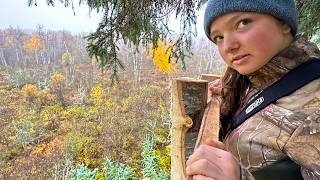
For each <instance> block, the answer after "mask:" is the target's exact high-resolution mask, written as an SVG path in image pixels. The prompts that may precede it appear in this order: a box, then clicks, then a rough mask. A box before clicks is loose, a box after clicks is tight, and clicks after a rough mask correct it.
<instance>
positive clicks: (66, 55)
mask: <svg viewBox="0 0 320 180" xmlns="http://www.w3.org/2000/svg"><path fill="white" fill-rule="evenodd" d="M70 57H71V55H70V53H68V52H65V53H63V54H62V57H61V59H62V63H63V64H69V63H70V60H71V58H70Z"/></svg>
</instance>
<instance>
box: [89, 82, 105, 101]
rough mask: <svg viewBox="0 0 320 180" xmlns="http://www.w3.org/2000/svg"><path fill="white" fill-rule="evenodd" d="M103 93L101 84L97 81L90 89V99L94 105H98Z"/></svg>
mask: <svg viewBox="0 0 320 180" xmlns="http://www.w3.org/2000/svg"><path fill="white" fill-rule="evenodd" d="M104 96H105V93H104V90H103V88H102V84H101V83H98V84H96V85H95V86H94V87H93V88H92V89H91V94H90V99H91V101H92V102H93V104H94V105H95V106H98V105H100V104H101V103H102V101H103V99H104Z"/></svg>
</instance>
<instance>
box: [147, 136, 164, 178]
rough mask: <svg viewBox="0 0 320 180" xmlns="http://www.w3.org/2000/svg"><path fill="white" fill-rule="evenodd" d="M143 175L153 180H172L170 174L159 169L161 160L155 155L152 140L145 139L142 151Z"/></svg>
mask: <svg viewBox="0 0 320 180" xmlns="http://www.w3.org/2000/svg"><path fill="white" fill-rule="evenodd" d="M141 156H142V174H143V177H144V178H150V179H152V180H167V179H170V177H169V174H168V173H166V172H165V171H163V170H160V169H159V165H158V164H159V161H160V158H159V157H157V156H156V155H155V151H154V147H153V140H152V138H148V137H147V138H145V140H144V142H143V149H142V153H141Z"/></svg>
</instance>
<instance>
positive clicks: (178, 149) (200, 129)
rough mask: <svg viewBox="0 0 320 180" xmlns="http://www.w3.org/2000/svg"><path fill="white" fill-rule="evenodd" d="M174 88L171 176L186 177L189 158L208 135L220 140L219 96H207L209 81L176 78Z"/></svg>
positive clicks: (171, 112)
mask: <svg viewBox="0 0 320 180" xmlns="http://www.w3.org/2000/svg"><path fill="white" fill-rule="evenodd" d="M171 91H172V92H171V96H172V97H171V98H172V99H171V111H170V114H171V123H172V125H171V179H172V180H185V179H188V177H187V176H186V172H185V167H186V165H185V162H186V158H187V157H188V156H190V155H191V154H192V153H193V151H194V149H195V148H197V147H198V146H199V145H200V144H202V143H204V141H205V139H206V138H208V137H210V138H214V139H218V130H219V107H220V105H219V97H211V96H210V97H209V98H208V81H206V80H195V79H190V78H179V79H175V80H173V81H172V87H171ZM208 99H209V100H210V101H208ZM207 102H208V103H207Z"/></svg>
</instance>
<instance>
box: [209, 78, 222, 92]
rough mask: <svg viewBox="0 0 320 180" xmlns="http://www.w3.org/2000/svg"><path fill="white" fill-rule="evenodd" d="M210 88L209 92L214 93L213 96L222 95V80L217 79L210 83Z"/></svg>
mask: <svg viewBox="0 0 320 180" xmlns="http://www.w3.org/2000/svg"><path fill="white" fill-rule="evenodd" d="M208 88H209V91H211V92H212V94H216V95H221V88H222V83H221V79H216V80H214V81H211V82H209V84H208Z"/></svg>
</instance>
